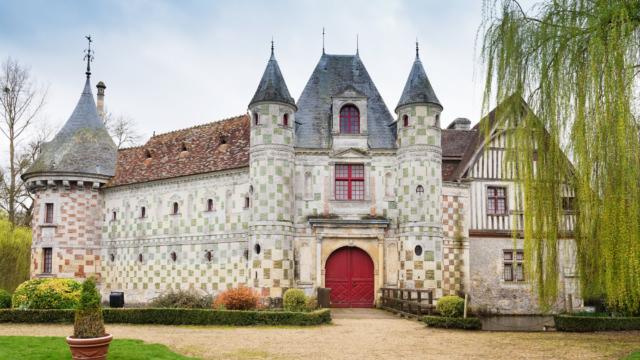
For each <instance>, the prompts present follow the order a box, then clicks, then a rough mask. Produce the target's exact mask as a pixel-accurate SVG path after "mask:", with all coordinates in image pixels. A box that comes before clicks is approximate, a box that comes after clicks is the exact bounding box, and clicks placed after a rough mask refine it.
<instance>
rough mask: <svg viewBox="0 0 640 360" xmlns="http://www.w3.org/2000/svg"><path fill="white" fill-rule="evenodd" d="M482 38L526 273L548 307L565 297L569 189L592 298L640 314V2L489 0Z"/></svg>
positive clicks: (586, 289)
mask: <svg viewBox="0 0 640 360" xmlns="http://www.w3.org/2000/svg"><path fill="white" fill-rule="evenodd" d="M479 34H480V35H481V36H482V38H481V46H482V63H483V65H484V67H485V70H486V78H485V94H484V106H485V110H486V109H488V108H489V106H491V105H492V104H493V103H494V102H495V103H497V104H502V105H501V106H499V107H498V110H499V111H500V114H499V116H500V118H504V119H505V120H504V121H505V123H506V125H504V126H505V127H506V128H507V129H509V131H510V133H511V134H512V135H513V136H510V137H509V139H510V141H509V144H508V148H509V149H510V151H509V154H508V158H509V161H510V164H512V166H514V168H515V174H516V178H517V180H518V184H519V186H520V189H521V191H522V193H523V199H522V207H523V210H524V224H523V234H524V244H525V245H524V250H525V254H526V255H525V269H526V270H527V274H528V276H529V278H530V279H531V280H532V281H533V283H534V284H535V285H536V291H537V293H538V296H539V299H540V301H541V304H542V305H546V306H548V305H550V304H552V303H553V302H554V301H555V300H556V298H557V294H558V286H559V272H560V270H561V269H560V268H559V264H560V262H559V256H560V255H559V251H558V249H559V242H560V239H561V238H563V237H564V236H565V232H566V231H568V230H571V229H570V227H569V226H568V225H567V223H566V222H565V220H566V218H567V215H566V214H567V213H566V211H565V210H566V206H567V205H568V204H567V203H565V204H564V205H565V206H564V207H565V209H564V210H563V199H562V196H563V194H566V193H570V196H575V198H574V200H573V207H574V208H575V213H576V220H575V221H576V223H575V226H574V229H573V236H574V237H575V240H576V242H575V243H576V247H577V263H578V270H579V275H580V280H581V289H582V294H581V295H582V297H583V298H604V299H606V302H607V305H608V306H609V308H610V309H611V310H613V311H616V312H620V313H625V314H630V313H636V314H637V313H639V312H640V140H639V138H640V131H639V129H640V124H639V115H640V111H639V107H640V106H639V100H638V98H639V89H640V86H639V83H640V80H639V78H640V76H639V73H640V1H638V0H633V1H629V0H627V1H625V0H547V1H540V2H538V3H536V4H535V5H534V6H532V7H530V8H526V9H525V8H523V7H522V6H521V4H520V3H518V1H515V0H485V3H484V22H483V25H482V27H481V29H480V32H479ZM523 100H525V101H526V105H528V106H522V105H523V103H522V101H523ZM523 109H524V110H523ZM485 131H488V129H485Z"/></svg>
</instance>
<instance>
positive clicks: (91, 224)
mask: <svg viewBox="0 0 640 360" xmlns="http://www.w3.org/2000/svg"><path fill="white" fill-rule="evenodd" d="M47 203H51V204H53V222H52V223H46V222H45V207H46V204H47ZM33 208H34V212H33V221H32V231H33V243H32V248H31V260H32V261H31V264H32V265H31V277H37V276H39V275H41V274H42V273H43V271H44V267H43V266H44V265H43V250H42V249H43V248H51V249H52V269H51V270H52V274H54V275H55V276H58V277H72V278H73V277H74V278H80V279H81V278H85V277H87V276H90V275H96V276H100V274H99V267H100V251H99V249H100V238H101V233H100V226H101V223H102V195H101V194H100V193H99V192H98V191H97V190H95V189H94V188H93V182H92V181H89V180H87V181H82V180H80V181H69V180H65V181H62V180H52V181H49V183H48V184H47V185H44V186H41V187H38V188H37V189H35V191H34V200H33Z"/></svg>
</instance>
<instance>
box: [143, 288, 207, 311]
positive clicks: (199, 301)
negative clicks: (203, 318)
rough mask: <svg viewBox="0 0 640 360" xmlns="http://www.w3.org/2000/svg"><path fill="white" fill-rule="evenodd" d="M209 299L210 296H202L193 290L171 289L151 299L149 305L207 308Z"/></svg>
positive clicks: (157, 306)
mask: <svg viewBox="0 0 640 360" xmlns="http://www.w3.org/2000/svg"><path fill="white" fill-rule="evenodd" d="M211 301H212V298H211V296H209V295H204V296H202V295H200V294H198V293H197V292H196V291H195V290H177V291H175V290H171V291H169V292H167V293H164V294H162V295H160V296H158V297H156V298H155V299H153V300H151V302H150V303H149V307H153V308H179V309H207V308H209V307H210V306H211Z"/></svg>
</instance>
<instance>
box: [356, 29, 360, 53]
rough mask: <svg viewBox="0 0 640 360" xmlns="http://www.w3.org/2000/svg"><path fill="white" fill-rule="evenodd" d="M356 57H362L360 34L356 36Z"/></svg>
mask: <svg viewBox="0 0 640 360" xmlns="http://www.w3.org/2000/svg"><path fill="white" fill-rule="evenodd" d="M356 55H360V34H356Z"/></svg>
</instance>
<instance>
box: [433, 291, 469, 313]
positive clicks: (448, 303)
mask: <svg viewBox="0 0 640 360" xmlns="http://www.w3.org/2000/svg"><path fill="white" fill-rule="evenodd" d="M436 310H438V313H439V314H440V315H442V316H444V317H462V314H463V312H464V299H463V298H461V297H460V296H455V295H447V296H443V297H441V298H440V299H438V302H437V303H436Z"/></svg>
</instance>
